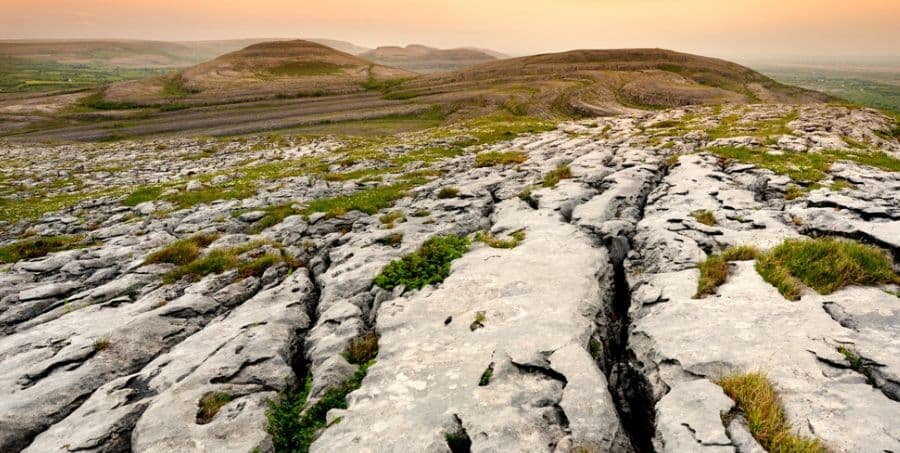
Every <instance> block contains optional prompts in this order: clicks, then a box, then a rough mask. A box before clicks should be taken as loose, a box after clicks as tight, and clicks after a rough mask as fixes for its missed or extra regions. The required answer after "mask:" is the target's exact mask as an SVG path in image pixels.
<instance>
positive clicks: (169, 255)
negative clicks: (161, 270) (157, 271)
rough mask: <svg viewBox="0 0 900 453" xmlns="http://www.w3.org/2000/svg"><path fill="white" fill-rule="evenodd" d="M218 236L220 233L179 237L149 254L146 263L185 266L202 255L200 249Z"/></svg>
mask: <svg viewBox="0 0 900 453" xmlns="http://www.w3.org/2000/svg"><path fill="white" fill-rule="evenodd" d="M218 238H219V235H218V234H198V235H195V236H191V237H189V238H185V239H179V240H177V241H175V242H173V243H171V244H169V245H167V246H165V247H163V248H162V249H160V250H157V251H155V252H153V253H151V254H150V255H148V256H147V258H146V259H145V260H144V264H157V263H168V264H174V265H176V266H184V265H186V264H188V263H190V262H191V261H194V260H195V259H197V257H199V256H200V249H202V248H204V247H206V246H208V245H209V244H212V243H213V241H215V240H216V239H218Z"/></svg>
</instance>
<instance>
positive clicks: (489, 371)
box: [478, 363, 494, 387]
mask: <svg viewBox="0 0 900 453" xmlns="http://www.w3.org/2000/svg"><path fill="white" fill-rule="evenodd" d="M492 377H494V364H493V363H492V364H490V365H488V367H487V368H485V370H484V373H481V378H480V379H478V386H479V387H485V386H487V385H488V384H490V383H491V378H492Z"/></svg>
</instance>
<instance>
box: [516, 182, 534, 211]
mask: <svg viewBox="0 0 900 453" xmlns="http://www.w3.org/2000/svg"><path fill="white" fill-rule="evenodd" d="M519 199H520V200H522V201H524V202H525V203H527V204H528V206H531V208H532V209H537V207H538V202H537V200H535V198H534V195H532V188H531V186H526V187H525V188H524V189H522V191H521V192H519Z"/></svg>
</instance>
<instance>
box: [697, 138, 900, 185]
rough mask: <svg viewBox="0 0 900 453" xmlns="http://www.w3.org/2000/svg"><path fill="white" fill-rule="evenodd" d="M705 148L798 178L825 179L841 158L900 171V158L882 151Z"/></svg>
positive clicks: (707, 150) (795, 179)
mask: <svg viewBox="0 0 900 453" xmlns="http://www.w3.org/2000/svg"><path fill="white" fill-rule="evenodd" d="M704 151H706V152H709V153H712V154H715V155H716V156H719V157H721V158H723V159H733V160H736V161H739V162H744V163H748V164H753V165H755V166H757V167H759V168H765V169H768V170H771V171H773V172H774V173H776V174H779V175H787V176H789V177H790V178H791V179H793V180H794V181H808V182H818V181H821V180H823V179H825V178H826V177H827V172H828V169H829V168H831V164H833V163H834V162H837V161H840V160H848V161H851V162H855V163H857V164H860V165H866V166H869V167H875V168H879V169H881V170H885V171H890V172H896V171H900V159H896V158H893V157H891V156H890V155H888V154H887V153H884V152H881V151H876V152H868V151H862V150H857V151H852V152H851V151H840V150H825V151H822V152H820V153H813V152H809V153H793V152H784V153H782V154H770V153H768V152H766V150H764V149H761V148H741V147H731V146H723V147H712V148H706V149H704Z"/></svg>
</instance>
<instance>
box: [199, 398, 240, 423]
mask: <svg viewBox="0 0 900 453" xmlns="http://www.w3.org/2000/svg"><path fill="white" fill-rule="evenodd" d="M233 399H234V396H232V395H231V394H228V393H222V392H209V393H207V394H205V395H203V397H201V398H200V410H199V411H198V412H197V423H199V424H201V425H205V424H207V423H209V422H210V421H212V419H213V417H215V416H216V414H218V413H219V410H220V409H222V408H223V407H224V406H225V405H226V404H228V403H229V402H231V400H233Z"/></svg>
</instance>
